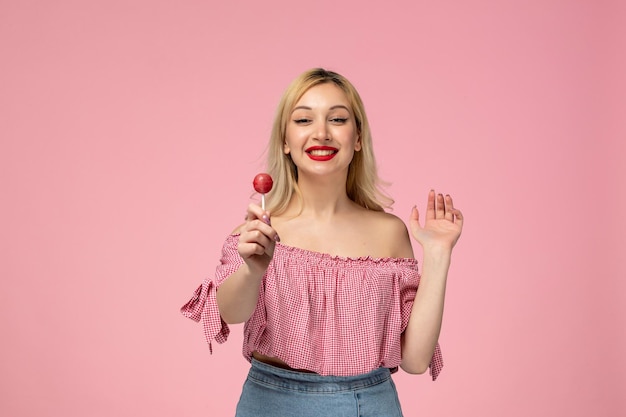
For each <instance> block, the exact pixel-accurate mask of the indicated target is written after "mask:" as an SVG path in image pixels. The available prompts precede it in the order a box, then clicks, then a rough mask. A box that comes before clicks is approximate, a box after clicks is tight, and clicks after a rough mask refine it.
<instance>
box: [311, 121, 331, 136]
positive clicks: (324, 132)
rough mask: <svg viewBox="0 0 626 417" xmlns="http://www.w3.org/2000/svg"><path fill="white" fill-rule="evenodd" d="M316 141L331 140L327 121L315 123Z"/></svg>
mask: <svg viewBox="0 0 626 417" xmlns="http://www.w3.org/2000/svg"><path fill="white" fill-rule="evenodd" d="M313 139H316V140H324V141H326V140H330V133H329V132H328V126H327V125H326V120H320V121H317V122H316V123H315V130H314V137H313Z"/></svg>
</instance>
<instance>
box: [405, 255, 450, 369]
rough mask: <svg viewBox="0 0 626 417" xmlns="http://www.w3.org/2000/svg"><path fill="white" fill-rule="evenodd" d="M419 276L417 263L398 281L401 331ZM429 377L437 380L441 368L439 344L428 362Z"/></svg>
mask: <svg viewBox="0 0 626 417" xmlns="http://www.w3.org/2000/svg"><path fill="white" fill-rule="evenodd" d="M420 278H421V275H420V273H419V271H418V269H417V262H416V263H415V265H414V266H413V267H412V268H411V269H410V270H408V271H405V272H404V274H403V277H402V279H401V280H400V299H401V304H402V309H401V316H402V331H404V329H406V326H407V325H408V324H409V318H410V317H411V310H412V309H413V302H414V300H415V294H416V293H417V288H418V287H419V282H420ZM428 368H429V372H430V376H431V377H432V379H433V381H434V380H436V379H437V376H439V373H440V372H441V369H442V368H443V356H442V355H441V347H440V346H439V342H437V345H436V346H435V351H434V352H433V357H432V358H431V360H430V365H429V367H428Z"/></svg>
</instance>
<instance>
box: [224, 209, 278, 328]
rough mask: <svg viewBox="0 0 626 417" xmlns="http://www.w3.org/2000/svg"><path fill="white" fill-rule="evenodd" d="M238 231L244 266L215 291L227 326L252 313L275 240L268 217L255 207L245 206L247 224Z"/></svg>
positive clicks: (275, 234) (246, 317)
mask: <svg viewBox="0 0 626 417" xmlns="http://www.w3.org/2000/svg"><path fill="white" fill-rule="evenodd" d="M237 231H238V232H239V244H238V246H237V250H238V252H239V255H240V256H241V257H242V259H243V260H244V264H243V265H241V267H239V269H238V270H237V271H235V272H234V273H233V274H232V275H230V276H229V277H228V278H226V279H225V280H224V282H222V284H221V285H220V286H219V288H218V291H217V306H218V308H219V310H220V315H221V316H222V319H223V320H224V321H225V322H226V323H228V324H234V323H243V322H245V321H246V320H248V319H249V318H250V316H251V315H252V313H253V312H254V309H255V308H256V303H257V299H258V297H259V288H260V286H261V282H262V281H263V275H264V274H265V271H266V270H267V267H268V265H269V263H270V261H271V260H272V256H273V255H274V247H275V244H276V240H277V239H278V234H277V233H276V230H274V229H273V228H272V226H271V225H270V218H269V213H268V212H267V211H263V210H262V209H261V207H259V206H258V205H256V204H250V205H249V206H248V212H247V216H246V223H244V224H243V225H242V226H241V227H239V228H238V229H237Z"/></svg>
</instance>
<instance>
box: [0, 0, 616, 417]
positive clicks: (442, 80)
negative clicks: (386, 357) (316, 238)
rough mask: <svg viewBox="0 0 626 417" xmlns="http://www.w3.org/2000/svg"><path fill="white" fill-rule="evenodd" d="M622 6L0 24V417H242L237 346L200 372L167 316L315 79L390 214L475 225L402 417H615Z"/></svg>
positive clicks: (10, 19)
mask: <svg viewBox="0 0 626 417" xmlns="http://www.w3.org/2000/svg"><path fill="white" fill-rule="evenodd" d="M624 4H625V3H624V2H622V1H619V0H615V1H556V0H547V1H537V0H533V1H522V0H519V1H514V0H513V1H500V0H482V1H477V0H473V1H458V2H449V1H441V2H434V1H433V2H425V1H418V2H409V1H406V2H378V3H377V2H374V3H372V4H368V5H367V6H366V5H365V3H363V2H357V1H352V2H334V1H320V2H314V3H306V2H305V3H298V2H287V1H283V2H281V1H270V2H253V1H249V2H247V4H241V3H240V2H231V3H229V2H209V1H178V2H165V1H119V0H115V1H78V0H75V1H65V0H62V1H55V2H46V1H36V0H32V1H28V0H20V1H18V0H3V1H0V59H1V65H0V138H1V141H2V142H1V148H0V175H1V177H0V181H1V182H0V186H1V189H0V191H1V195H2V204H1V205H0V219H1V220H0V222H1V228H0V234H1V236H2V237H1V240H0V244H1V251H0V256H1V262H0V274H1V277H2V278H1V281H0V314H1V315H0V326H1V335H2V336H1V337H2V341H1V342H0V349H1V355H0V415H2V416H11V417H25V416H29V417H30V416H65V417H68V416H69V417H73V416H92V417H100V416H131V415H146V416H148V415H149V416H155V417H156V416H174V415H177V416H178V415H185V416H190V417H191V416H229V415H233V412H234V407H235V404H236V401H237V399H238V396H239V394H240V390H241V385H242V383H243V381H244V378H245V374H246V371H247V368H248V364H247V362H245V360H244V359H243V358H242V356H241V354H240V350H241V332H242V327H241V326H234V327H233V329H232V336H231V339H230V340H229V341H228V343H227V344H225V345H215V347H214V355H213V356H210V355H209V351H208V348H207V346H206V345H205V342H204V339H203V335H202V331H201V328H200V326H198V325H196V324H195V323H193V322H191V321H190V320H187V319H185V318H183V317H182V316H180V315H179V313H178V309H179V307H180V306H181V305H182V304H183V303H184V302H185V301H187V299H188V298H189V297H190V296H191V294H192V292H193V290H194V289H195V287H196V286H197V285H198V284H199V283H200V282H201V281H202V279H203V278H204V277H205V276H206V275H210V274H212V273H213V270H214V268H215V265H216V263H217V261H218V256H219V250H220V248H221V244H222V241H223V238H224V237H225V236H226V235H227V234H228V233H229V232H230V231H231V229H232V228H233V227H235V226H236V225H237V224H239V223H240V222H241V221H242V218H243V213H244V210H245V207H246V205H247V204H248V202H249V201H250V198H251V195H252V188H251V179H252V177H253V176H254V174H256V173H257V172H259V171H260V170H261V169H262V168H263V152H264V149H265V143H266V140H267V137H268V134H269V130H270V124H271V119H272V116H273V112H274V109H275V106H276V104H277V101H278V98H279V96H280V94H281V93H282V91H283V89H284V88H285V87H286V84H287V83H288V82H289V81H290V80H291V79H292V78H293V77H295V76H296V75H297V74H298V73H300V72H301V71H303V70H305V69H307V68H310V67H313V66H324V67H327V68H330V69H334V70H337V71H339V72H341V73H343V74H345V75H346V76H348V78H350V79H351V80H352V81H353V82H354V83H355V84H356V86H357V88H359V90H360V92H361V94H362V96H363V99H364V101H365V103H366V107H367V109H368V112H369V117H370V120H371V124H372V128H373V131H374V140H375V148H376V152H377V155H378V162H379V165H380V169H381V173H382V175H383V177H384V178H385V179H386V180H388V181H389V182H391V184H392V185H391V186H390V188H389V192H390V193H391V194H392V195H393V196H394V197H395V199H396V204H395V210H394V213H396V214H397V215H399V216H400V217H402V218H404V219H406V218H407V217H408V214H409V210H410V207H411V205H413V204H418V206H419V207H421V208H423V207H424V204H425V197H426V193H427V191H428V189H429V188H431V187H434V188H436V189H438V190H442V191H445V192H449V193H451V194H452V195H453V196H454V197H455V202H456V203H457V205H458V206H459V207H460V208H462V209H463V211H464V213H465V216H466V218H467V224H466V228H465V230H464V235H463V237H462V240H461V241H460V243H459V245H458V247H457V249H456V253H455V255H454V261H453V266H452V269H451V272H450V284H449V293H448V298H447V307H446V316H445V323H444V330H443V334H442V336H441V343H442V346H443V352H444V359H445V363H446V366H445V368H444V371H443V373H442V375H441V376H440V379H439V380H438V381H437V382H435V383H432V382H430V381H429V378H428V377H427V376H426V375H424V376H410V375H407V374H404V373H402V372H400V373H398V374H396V377H395V380H396V383H397V386H398V390H399V394H400V398H401V401H402V404H403V408H404V412H405V415H407V416H454V415H463V416H510V417H517V416H528V415H538V416H569V417H578V416H580V417H583V416H584V417H588V416H623V415H625V413H626V405H625V400H624V396H623V392H624V387H625V386H626V380H625V379H626V378H625V375H626V364H625V360H624V359H623V353H624V352H625V351H626V341H625V332H624V329H625V328H626V319H625V318H626V307H625V306H626V303H625V301H626V296H625V290H626V285H625V284H624V281H625V278H626V269H625V267H624V263H623V262H622V261H620V260H621V259H622V257H623V253H624V250H625V249H626V247H625V244H624V238H623V236H624V235H625V233H626V227H625V225H626V221H625V218H626V216H625V215H624V213H625V211H626V203H625V200H626V199H625V188H626V187H625V186H624V185H625V184H624V178H626V170H625V168H624V156H625V155H626V153H625V152H624V151H625V149H624V139H626V129H625V122H624V119H625V118H624V115H625V114H626V106H625V97H626V83H625V77H624V74H626V62H625V59H624V57H625V55H624V51H625V50H626V32H625V29H624V28H625V27H626V20H625V17H626V13H625V8H624ZM416 255H417V256H418V257H419V256H420V253H419V251H417V254H416Z"/></svg>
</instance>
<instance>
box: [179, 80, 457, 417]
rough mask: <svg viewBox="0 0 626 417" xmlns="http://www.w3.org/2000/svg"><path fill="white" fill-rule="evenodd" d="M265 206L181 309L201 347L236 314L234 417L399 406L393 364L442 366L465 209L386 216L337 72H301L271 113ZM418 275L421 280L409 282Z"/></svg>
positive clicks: (366, 135)
mask: <svg viewBox="0 0 626 417" xmlns="http://www.w3.org/2000/svg"><path fill="white" fill-rule="evenodd" d="M268 172H269V173H270V175H271V176H272V178H273V179H274V188H273V190H272V191H271V192H270V193H269V194H268V201H269V206H268V208H267V210H262V209H261V207H260V206H258V205H256V204H250V205H249V206H248V210H247V214H246V222H245V223H244V224H243V225H241V226H239V227H237V228H236V229H235V230H234V231H233V233H232V234H231V235H230V236H228V237H227V239H226V241H225V243H224V247H223V252H222V258H221V261H220V265H219V266H218V267H217V271H216V274H215V277H214V278H213V279H207V280H205V282H204V283H203V284H202V285H201V286H200V287H199V288H198V289H197V290H196V292H195V294H194V297H193V298H192V299H191V300H190V301H189V302H188V303H187V304H185V306H183V308H182V312H183V314H185V315H186V316H188V317H190V318H192V319H194V320H196V321H200V320H202V322H203V327H204V330H205V336H206V338H207V341H208V343H209V346H211V342H212V341H213V340H216V341H217V342H219V343H223V342H224V341H225V340H226V338H227V336H228V333H229V329H228V324H231V323H243V322H245V326H244V347H243V353H244V356H245V358H246V359H247V360H248V361H250V362H251V369H250V373H249V375H248V378H247V380H246V382H245V384H244V388H243V392H242V394H241V398H240V400H239V404H238V405H237V416H238V417H248V416H254V417H261V416H273V417H275V416H298V417H308V416H376V417H384V416H401V415H402V412H401V409H400V405H399V402H398V396H397V393H396V390H395V387H394V385H393V381H392V379H391V376H390V375H391V373H393V372H394V371H396V370H397V368H398V367H401V368H402V369H403V370H404V371H406V372H409V373H414V374H420V373H423V372H425V371H426V370H427V369H428V368H430V371H431V375H432V378H433V379H435V378H436V377H437V375H438V374H439V372H440V370H441V367H442V365H443V364H442V359H441V352H440V350H439V345H438V342H437V340H438V337H439V332H440V328H441V321H442V315H443V306H444V295H445V289H446V280H447V273H448V267H449V265H450V259H451V254H452V248H453V247H454V245H455V243H456V242H457V239H458V238H459V236H460V234H461V229H462V225H463V216H462V214H461V212H460V211H459V210H458V209H456V208H455V207H454V205H453V202H452V198H451V197H450V196H449V195H446V196H444V195H443V194H437V193H435V191H434V190H431V191H430V192H429V193H428V202H427V207H426V213H425V216H424V217H425V219H424V221H423V226H422V224H421V223H422V222H420V220H419V213H418V210H417V209H416V208H413V210H412V212H411V216H410V230H411V234H412V235H413V238H414V239H415V240H416V241H417V242H418V243H419V244H420V245H422V248H423V262H422V269H421V278H420V273H419V272H418V268H417V265H418V264H417V261H416V260H415V259H414V257H413V250H412V247H411V242H410V238H409V233H408V231H407V228H406V226H405V224H404V223H403V222H402V221H401V220H400V219H399V218H397V217H396V216H394V215H392V214H389V213H386V212H385V211H384V208H385V207H388V206H389V204H390V202H391V201H390V200H389V199H387V198H385V197H384V195H382V194H381V192H380V191H379V188H378V176H377V173H376V164H375V159H374V154H373V151H372V139H371V135H370V129H369V125H368V122H367V117H366V115H365V110H364V107H363V103H362V101H361V99H360V97H359V94H358V93H357V91H356V89H355V88H354V87H353V86H352V84H351V83H350V82H349V81H348V80H347V79H345V78H344V77H343V76H341V75H339V74H337V73H334V72H331V71H327V70H324V69H313V70H309V71H307V72H305V73H303V74H302V75H300V76H299V77H298V78H297V79H296V80H294V81H293V82H292V84H291V85H290V86H289V88H288V89H287V91H286V92H285V93H284V95H283V97H282V99H281V101H280V104H279V107H278V111H277V114H276V118H275V121H274V125H273V131H272V136H271V139H270V146H269V157H268ZM418 284H419V290H418Z"/></svg>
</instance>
